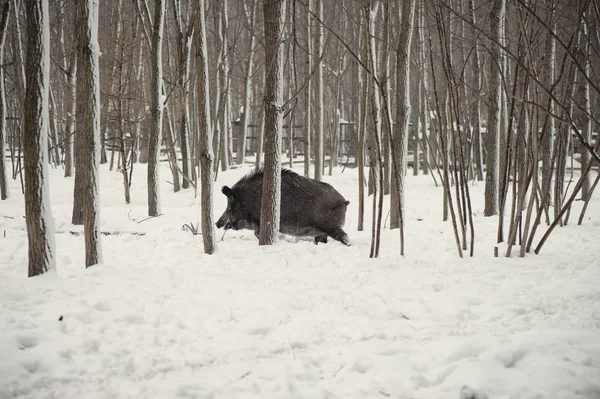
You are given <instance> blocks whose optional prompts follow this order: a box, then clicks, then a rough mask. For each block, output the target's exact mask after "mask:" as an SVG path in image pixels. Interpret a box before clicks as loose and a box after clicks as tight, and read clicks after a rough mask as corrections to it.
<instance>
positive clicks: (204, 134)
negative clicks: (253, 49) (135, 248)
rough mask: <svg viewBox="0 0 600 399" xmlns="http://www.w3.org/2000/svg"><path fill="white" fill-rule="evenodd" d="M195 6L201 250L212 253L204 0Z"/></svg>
mask: <svg viewBox="0 0 600 399" xmlns="http://www.w3.org/2000/svg"><path fill="white" fill-rule="evenodd" d="M197 7H198V9H197V10H196V20H197V23H198V25H197V26H198V29H197V37H198V39H197V48H196V49H197V51H196V68H197V69H196V88H197V90H196V97H197V101H198V157H199V158H200V202H201V208H200V217H201V220H202V222H201V224H202V242H203V244H204V253H206V254H212V253H214V252H215V251H216V249H217V240H216V237H215V224H214V217H213V147H212V142H211V141H212V129H211V126H210V102H209V101H210V100H209V98H210V95H209V85H208V54H207V50H206V17H205V15H204V0H198V3H197Z"/></svg>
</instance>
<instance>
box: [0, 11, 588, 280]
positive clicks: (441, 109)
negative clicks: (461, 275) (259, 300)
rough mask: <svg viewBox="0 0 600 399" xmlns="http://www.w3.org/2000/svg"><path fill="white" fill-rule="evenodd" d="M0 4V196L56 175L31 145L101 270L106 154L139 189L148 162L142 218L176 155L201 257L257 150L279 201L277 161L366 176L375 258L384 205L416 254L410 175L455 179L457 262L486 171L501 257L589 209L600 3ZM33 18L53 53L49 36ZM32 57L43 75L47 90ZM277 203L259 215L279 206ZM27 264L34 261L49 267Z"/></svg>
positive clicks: (448, 184) (450, 212)
mask: <svg viewBox="0 0 600 399" xmlns="http://www.w3.org/2000/svg"><path fill="white" fill-rule="evenodd" d="M45 4H47V5H46V6H45ZM0 8H1V11H2V15H1V18H0V25H1V26H0V29H1V30H0V35H1V36H0V55H1V56H2V68H1V69H0V92H1V93H0V144H1V145H0V148H1V151H2V153H1V154H0V155H1V159H0V193H1V196H2V199H5V198H7V197H8V196H9V195H11V194H12V195H20V193H9V192H8V188H7V185H6V182H7V180H8V179H20V180H21V181H22V183H23V184H22V187H25V186H26V185H27V184H26V182H27V181H31V183H29V184H31V185H33V184H43V183H44V182H43V180H44V179H43V173H42V174H38V173H37V172H36V170H37V169H36V168H40V162H37V161H36V162H33V161H32V162H31V163H30V164H28V157H31V156H33V155H28V154H33V153H36V154H37V155H36V156H39V159H43V160H44V163H46V164H50V165H52V166H53V167H56V168H61V169H63V170H64V175H65V177H70V176H75V184H76V186H77V184H81V186H79V187H81V189H80V190H77V189H76V190H75V193H74V208H73V223H76V224H84V225H85V226H86V249H89V250H90V251H91V252H90V258H89V260H86V262H87V263H88V265H91V264H95V263H98V261H99V259H101V257H100V256H99V254H100V253H101V252H100V251H99V249H95V250H94V248H96V247H95V245H96V244H94V243H96V242H97V241H98V240H99V238H98V236H99V235H98V232H97V223H96V222H94V220H95V216H94V206H93V205H90V204H93V202H94V201H95V194H94V190H97V188H94V185H95V183H94V181H95V177H94V175H95V173H96V172H90V171H94V170H95V169H97V168H98V164H106V166H105V167H106V168H108V169H110V170H112V171H114V172H115V173H121V174H122V176H123V201H124V202H126V203H128V202H129V187H130V185H131V183H132V182H131V177H132V175H131V171H132V169H133V168H136V165H137V164H139V163H147V164H148V183H147V184H148V214H149V216H157V215H159V214H160V213H161V208H160V198H159V197H158V194H157V193H158V184H159V179H158V163H159V162H161V161H165V162H168V163H169V165H170V170H171V173H172V176H170V180H171V181H172V182H173V183H174V184H173V189H174V190H175V191H179V190H182V189H189V190H194V191H195V192H196V193H197V194H198V195H201V196H202V206H203V218H204V219H205V220H206V223H203V224H202V230H203V239H204V248H205V252H207V253H212V252H213V251H214V249H215V245H216V244H215V240H214V231H212V230H213V229H214V227H213V225H214V223H213V221H212V196H213V188H212V182H213V181H214V178H215V177H216V175H217V174H218V172H219V171H225V170H227V169H229V168H233V167H237V166H238V165H240V164H242V163H244V162H246V163H252V164H254V165H255V166H256V167H260V166H262V165H264V168H265V179H266V180H265V182H266V183H268V180H267V173H270V175H271V176H272V177H273V181H272V184H274V185H275V186H274V187H273V189H272V190H264V191H263V196H267V195H269V196H271V197H270V198H276V195H277V190H276V186H277V179H276V178H277V176H279V170H280V168H281V167H287V168H293V169H295V170H296V171H297V172H298V173H303V174H305V175H307V176H308V174H309V172H310V174H311V176H310V177H312V178H315V179H317V180H319V179H321V177H322V176H323V174H327V173H332V171H333V170H334V169H333V168H334V167H336V166H345V167H346V168H348V169H353V170H354V171H355V172H353V173H358V174H359V176H360V181H361V182H364V184H360V187H359V190H360V193H361V194H360V201H361V203H360V206H359V209H360V215H359V223H358V226H356V227H357V228H358V229H359V230H362V229H372V231H373V239H372V246H371V254H370V255H371V256H372V257H376V256H377V255H378V251H379V232H380V230H381V228H382V208H383V204H384V201H391V216H390V226H391V228H397V229H398V232H399V241H398V248H399V252H400V253H401V254H403V253H404V236H403V234H404V228H403V214H404V207H403V198H404V190H405V185H404V180H405V176H406V174H407V173H414V174H421V173H422V174H429V175H430V176H431V179H432V181H433V182H434V183H435V184H436V185H439V186H440V187H442V189H441V190H440V191H439V192H440V195H443V196H444V199H445V201H444V202H443V203H444V219H447V220H448V221H449V223H452V225H453V226H454V232H455V238H456V248H457V253H458V254H459V256H468V255H469V254H471V255H472V251H473V237H474V234H475V231H474V227H473V220H472V217H473V212H472V209H471V196H470V192H469V184H470V182H472V181H473V180H479V181H485V183H484V184H485V216H492V215H499V223H498V226H499V227H498V237H497V240H498V242H507V243H509V244H514V245H508V250H507V253H506V254H505V255H507V256H509V255H510V254H511V250H514V251H515V252H516V251H518V252H519V254H520V255H521V256H524V255H525V253H526V252H530V251H531V252H538V251H539V250H540V249H541V247H542V245H543V243H544V241H545V238H546V237H547V236H548V234H550V232H551V231H552V229H553V228H554V227H555V226H557V225H563V224H566V223H573V221H575V222H576V221H577V220H578V221H579V223H581V221H582V215H570V209H571V208H570V205H571V204H572V202H573V201H574V199H576V198H577V199H579V198H581V199H583V200H584V201H589V199H590V198H591V195H592V193H593V191H594V188H595V187H596V185H597V183H598V180H599V174H598V165H599V164H600V156H599V154H600V149H599V144H598V143H599V142H600V141H599V140H598V137H597V132H598V130H599V119H600V6H599V3H598V2H597V1H589V0H588V1H584V0H580V1H565V0H464V1H461V0H449V1H437V0H403V1H390V0H381V1H376V0H364V1H358V0H356V1H343V0H260V1H259V0H218V1H215V0H195V1H191V0H126V1H125V0H111V1H97V0H96V1H91V0H90V1H83V0H82V1H74V0H50V1H48V0H2V1H0ZM38 8H39V9H40V10H39V14H40V16H37V13H36V12H34V11H33V10H34V9H36V10H37V9H38ZM38 17H40V18H42V20H43V21H42V20H37V19H36V18H38ZM44 27H46V29H44ZM96 30H97V40H96V33H95V32H96ZM32 32H38V33H37V34H39V35H41V36H40V37H41V40H42V42H43V41H44V40H43V39H46V40H47V39H49V42H48V43H47V46H48V48H46V49H45V50H44V51H42V50H36V49H37V48H38V47H39V46H37V45H36V44H35V43H36V41H35V40H34V39H33V38H34V37H36V36H35V35H34V34H33V33H32ZM86 32H88V33H86ZM48 36H49V38H48ZM42 47H43V43H42ZM98 48H99V50H98ZM44 54H49V57H47V56H46V57H45V56H44ZM35 60H41V63H42V64H44V63H49V65H47V67H48V68H49V71H50V75H49V76H48V77H47V78H48V79H47V80H48V84H47V86H45V87H44V84H42V86H43V87H42V89H40V90H42V91H39V90H38V92H34V91H33V88H32V87H33V86H35V84H34V83H32V82H34V81H35V80H39V79H38V78H39V76H40V74H42V73H41V72H39V71H37V72H36V70H35V69H33V68H32V65H34V64H35V63H36V62H35ZM93 76H97V79H94V78H92V77H93ZM42 83H43V82H42ZM44 93H46V94H44ZM96 93H99V96H97V95H96ZM32 96H33V97H36V98H37V97H40V98H41V99H42V100H41V101H42V102H41V104H42V105H43V107H42V108H43V109H45V110H46V111H47V115H46V117H44V116H43V114H44V111H43V110H41V111H40V112H41V114H42V119H44V118H46V119H44V120H45V122H43V123H37V122H36V123H34V122H33V121H32V120H29V121H28V119H27V118H28V115H32V113H31V112H29V111H27V110H28V107H30V106H31V105H30V104H31V102H32ZM40 109H41V108H40ZM28 112H29V113H28ZM32 112H33V111H32ZM28 129H29V132H28ZM36 137H37V145H30V144H28V143H29V142H31V141H28V138H29V139H35V138H36ZM263 150H264V151H263ZM29 159H31V158H29ZM36 159H37V158H36ZM11 161H12V162H11ZM29 165H30V166H29ZM28 169H31V170H28ZM34 169H35V170H34ZM36 174H37V176H38V177H42V178H40V179H34V178H33V177H34V176H36ZM28 176H29V177H28ZM78 179H80V180H78ZM23 190H24V193H25V194H26V201H27V202H28V203H29V201H34V200H33V199H32V198H33V197H32V196H35V195H36V193H31V194H29V195H27V191H25V188H24V189H23ZM42 191H43V190H42ZM37 192H40V191H39V190H37ZM264 198H265V197H263V199H264ZM37 201H38V203H42V202H43V200H40V199H38V200H37ZM40 201H41V202H40ZM264 203H265V201H263V204H264ZM32 204H33V202H32ZM82 204H87V205H89V206H85V207H84V206H82ZM276 206H277V205H276V204H273V208H274V209H272V210H271V211H270V212H267V213H266V214H265V215H266V216H265V215H263V216H264V217H266V218H271V219H273V220H277V215H278V212H277V211H276V209H275V208H276ZM584 210H585V208H584ZM32 212H33V211H32ZM364 212H373V215H375V217H374V218H373V221H374V222H373V226H364V225H363V214H364ZM42 214H43V212H42ZM42 214H40V212H38V213H35V214H34V213H32V214H31V215H29V214H28V218H36V219H38V220H39V219H40V218H41V219H43V215H42ZM86 215H87V216H86ZM569 219H570V220H569ZM261 220H262V219H261ZM41 225H42V226H41V227H40V226H39V223H38V226H37V227H36V226H35V225H34V223H32V224H31V226H29V225H28V226H29V228H31V229H38V230H40V229H42V230H43V223H41ZM503 226H509V228H508V231H504V230H503V228H502V227H503ZM262 233H263V232H262V231H261V234H262ZM275 233H276V229H275V230H274V231H271V232H268V233H267V232H266V231H265V232H264V237H263V236H261V240H260V242H261V244H268V243H270V242H272V239H273V237H274V236H275ZM42 235H43V234H42ZM267 235H269V236H270V237H268V236H267ZM534 238H535V240H534ZM38 239H39V238H38ZM88 241H89V246H88ZM534 243H535V244H534ZM30 244H31V241H30ZM98 246H99V243H98ZM42 247H44V248H46V249H47V248H48V245H45V246H44V245H42ZM513 247H514V248H513ZM44 248H40V251H44ZM42 258H43V257H42ZM46 258H47V257H46ZM36 259H38V260H37V261H36V262H38V263H40V261H39V257H37V258H36ZM42 263H43V262H42ZM31 267H32V266H31V265H30V275H32V274H36V273H38V272H43V271H44V270H38V271H37V272H36V271H33V272H32V270H31Z"/></svg>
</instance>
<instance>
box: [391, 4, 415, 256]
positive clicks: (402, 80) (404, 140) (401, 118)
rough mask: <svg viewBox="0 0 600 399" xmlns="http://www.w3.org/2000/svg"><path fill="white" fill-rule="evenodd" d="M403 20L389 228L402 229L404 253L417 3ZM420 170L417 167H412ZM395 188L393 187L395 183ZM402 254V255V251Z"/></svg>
mask: <svg viewBox="0 0 600 399" xmlns="http://www.w3.org/2000/svg"><path fill="white" fill-rule="evenodd" d="M400 12H401V16H400V18H401V21H400V26H401V27H402V29H401V30H400V34H399V36H398V50H397V51H398V52H397V55H396V57H397V59H396V68H397V70H396V85H397V89H396V103H397V107H398V108H397V111H396V131H395V134H394V135H393V138H392V139H393V140H394V143H396V146H395V151H393V152H392V156H393V157H394V160H393V165H394V168H395V169H394V171H393V173H394V175H395V181H394V183H395V184H397V185H398V188H397V195H398V198H397V199H396V201H392V204H394V205H395V206H394V209H393V213H392V216H393V217H392V218H391V221H390V228H395V227H399V228H400V237H401V243H400V246H401V248H402V251H403V250H404V214H405V213H404V191H405V189H404V181H405V179H406V170H407V167H408V166H407V165H408V136H409V128H408V122H409V120H410V46H411V42H412V33H413V29H414V16H415V0H410V1H408V0H407V1H404V2H403V5H402V7H401V8H400ZM413 167H415V168H417V167H418V166H417V165H413ZM392 186H394V184H392ZM395 191H396V190H392V194H391V195H392V196H396V192H395ZM402 251H401V252H402Z"/></svg>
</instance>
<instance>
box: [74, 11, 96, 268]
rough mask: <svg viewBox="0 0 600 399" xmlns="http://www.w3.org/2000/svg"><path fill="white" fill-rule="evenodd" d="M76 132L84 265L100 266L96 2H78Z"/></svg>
mask: <svg viewBox="0 0 600 399" xmlns="http://www.w3.org/2000/svg"><path fill="white" fill-rule="evenodd" d="M77 5H78V7H77V8H78V12H77V17H78V20H79V21H78V23H77V28H78V35H77V36H78V46H77V47H78V53H79V54H78V57H77V60H78V63H79V65H78V67H77V70H78V71H79V73H78V74H77V98H78V99H79V101H78V102H77V130H78V131H79V134H80V135H81V140H82V146H81V147H80V149H81V152H82V154H81V161H82V163H81V164H80V165H79V166H80V167H81V168H83V170H84V172H83V175H84V188H85V193H84V202H83V233H84V237H85V266H86V267H90V266H93V265H95V264H98V263H102V246H101V243H100V203H99V201H100V198H99V182H98V181H99V171H98V167H99V165H100V66H99V64H98V56H99V52H100V48H99V45H98V2H97V1H96V0H85V1H84V0H80V1H79V2H78V3H77Z"/></svg>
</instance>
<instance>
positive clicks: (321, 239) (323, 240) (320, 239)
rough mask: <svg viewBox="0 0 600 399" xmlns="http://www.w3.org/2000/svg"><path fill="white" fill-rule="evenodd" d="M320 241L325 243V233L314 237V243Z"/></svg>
mask: <svg viewBox="0 0 600 399" xmlns="http://www.w3.org/2000/svg"><path fill="white" fill-rule="evenodd" d="M320 242H322V243H323V244H327V234H323V235H320V236H316V237H315V245H319V243H320Z"/></svg>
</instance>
